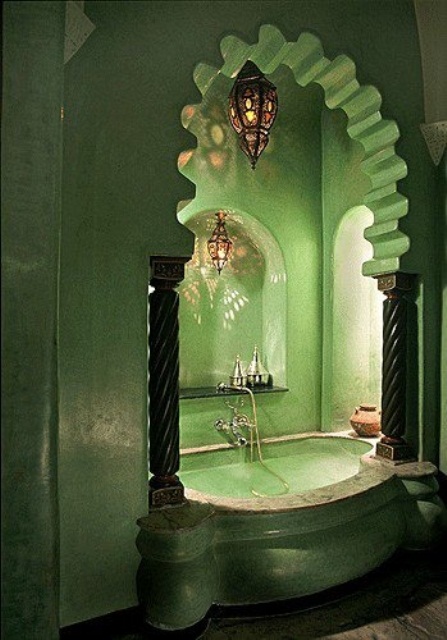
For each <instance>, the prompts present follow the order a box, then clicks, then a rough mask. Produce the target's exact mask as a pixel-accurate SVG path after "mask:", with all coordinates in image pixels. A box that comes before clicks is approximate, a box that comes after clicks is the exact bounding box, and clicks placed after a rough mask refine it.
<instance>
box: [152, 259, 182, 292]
mask: <svg viewBox="0 0 447 640" xmlns="http://www.w3.org/2000/svg"><path fill="white" fill-rule="evenodd" d="M189 260H191V258H190V257H175V256H151V258H150V267H151V275H150V284H151V285H152V286H153V287H155V288H156V289H157V288H158V289H174V288H175V287H177V286H178V285H179V284H180V282H181V281H182V280H183V278H184V277H185V264H186V263H187V262H189Z"/></svg>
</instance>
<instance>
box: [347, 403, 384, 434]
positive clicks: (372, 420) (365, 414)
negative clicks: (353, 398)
mask: <svg viewBox="0 0 447 640" xmlns="http://www.w3.org/2000/svg"><path fill="white" fill-rule="evenodd" d="M349 422H350V423H351V426H352V428H353V429H354V431H355V432H356V433H357V434H358V435H359V436H362V438H365V437H366V438H372V437H374V436H377V435H378V434H379V433H380V411H377V407H376V405H375V404H367V403H363V404H361V405H360V406H359V407H356V408H355V411H354V413H353V414H352V416H351V417H350V418H349Z"/></svg>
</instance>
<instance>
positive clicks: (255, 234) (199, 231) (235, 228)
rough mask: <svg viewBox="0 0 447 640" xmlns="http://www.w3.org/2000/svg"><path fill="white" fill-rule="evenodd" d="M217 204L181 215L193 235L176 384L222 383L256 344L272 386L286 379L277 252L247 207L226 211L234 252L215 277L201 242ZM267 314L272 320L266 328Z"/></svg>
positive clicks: (282, 270)
mask: <svg viewBox="0 0 447 640" xmlns="http://www.w3.org/2000/svg"><path fill="white" fill-rule="evenodd" d="M219 208H220V207H218V206H216V207H214V208H212V209H211V210H205V211H199V212H197V213H195V214H194V215H192V216H190V217H189V218H188V219H187V220H184V221H183V222H184V224H185V225H186V226H187V227H188V228H189V229H190V230H191V231H193V232H194V234H195V238H196V240H195V250H194V256H193V258H192V260H191V261H190V262H189V263H188V264H187V265H186V268H185V278H184V280H183V282H182V283H181V284H180V286H179V289H178V291H179V295H180V316H179V319H180V386H181V387H183V388H187V387H201V386H211V385H213V384H217V383H218V382H220V381H223V382H226V383H227V382H228V377H229V375H230V374H231V372H232V364H233V362H234V360H235V357H236V355H239V356H240V357H241V359H242V362H243V364H245V365H247V364H248V362H249V360H250V358H251V355H252V350H253V347H254V346H255V345H256V346H258V348H259V350H260V352H261V354H262V358H263V361H264V364H265V365H266V366H267V367H268V368H269V369H270V370H271V371H272V373H273V375H274V380H273V382H274V384H275V385H279V386H284V385H285V384H286V343H287V340H286V295H285V286H286V274H285V265H284V258H283V255H282V252H281V250H280V248H279V245H278V243H277V242H276V240H275V238H274V237H273V236H272V235H271V233H270V232H269V231H268V229H266V228H265V227H264V226H263V225H262V224H261V223H260V222H259V221H258V220H256V218H254V217H253V216H251V215H250V214H248V213H247V212H240V211H236V210H227V221H226V226H227V229H228V232H229V235H230V237H231V238H232V240H233V242H234V251H233V254H232V256H231V259H230V260H229V262H228V264H227V265H226V266H225V268H224V271H223V272H222V275H219V274H218V273H217V271H216V269H215V268H214V266H213V265H212V264H211V261H210V258H209V255H208V250H207V240H208V238H209V237H210V235H211V232H212V229H213V226H214V223H215V218H214V216H213V213H214V212H215V211H216V210H218V209H219ZM272 315H274V316H275V317H276V318H277V321H276V322H275V323H274V326H273V325H272V323H271V318H272Z"/></svg>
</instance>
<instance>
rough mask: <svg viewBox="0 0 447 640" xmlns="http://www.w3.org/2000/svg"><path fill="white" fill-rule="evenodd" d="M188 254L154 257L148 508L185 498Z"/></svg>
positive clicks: (150, 325) (152, 268)
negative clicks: (182, 380)
mask: <svg viewBox="0 0 447 640" xmlns="http://www.w3.org/2000/svg"><path fill="white" fill-rule="evenodd" d="M188 260H189V258H171V257H152V258H151V271H152V272H151V280H150V284H151V285H152V287H153V291H152V293H150V294H149V389H148V390H149V469H150V471H151V473H152V474H153V475H152V477H151V479H150V481H149V509H153V508H157V507H164V506H167V505H178V504H182V503H183V502H185V497H184V490H183V485H182V483H181V482H180V480H179V478H178V476H177V475H176V473H177V471H178V470H179V466H180V448H179V325H178V308H179V297H178V293H177V292H176V291H175V290H174V289H175V287H176V286H177V285H178V284H180V282H181V281H182V280H183V278H184V265H185V262H187V261H188Z"/></svg>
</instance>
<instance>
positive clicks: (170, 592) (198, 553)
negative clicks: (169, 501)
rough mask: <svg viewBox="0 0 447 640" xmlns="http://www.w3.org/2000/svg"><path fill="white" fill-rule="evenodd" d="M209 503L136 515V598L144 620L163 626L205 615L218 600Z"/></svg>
mask: <svg viewBox="0 0 447 640" xmlns="http://www.w3.org/2000/svg"><path fill="white" fill-rule="evenodd" d="M212 514H213V510H212V508H211V507H210V506H209V505H197V504H195V505H194V506H191V505H190V504H189V503H185V504H183V505H182V506H176V507H166V508H161V509H156V510H154V511H152V512H151V513H149V515H148V516H146V517H144V518H140V519H139V520H138V523H137V524H138V526H139V527H140V532H139V534H138V537H137V541H136V545H137V548H138V551H139V552H140V554H141V557H142V560H141V563H140V567H139V569H138V574H137V592H138V599H139V602H140V604H141V605H142V607H143V609H144V612H145V621H146V622H147V623H148V624H150V625H151V626H153V627H156V628H158V629H164V630H175V629H185V628H188V627H192V626H194V625H195V624H196V623H197V622H199V621H200V620H202V619H203V618H204V617H205V616H206V614H207V612H208V609H209V608H210V606H211V605H212V603H213V602H214V599H215V594H216V583H217V570H216V567H215V562H214V556H213V552H212V542H213V534H214V531H213V530H214V522H213V519H212V518H211V516H212Z"/></svg>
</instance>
